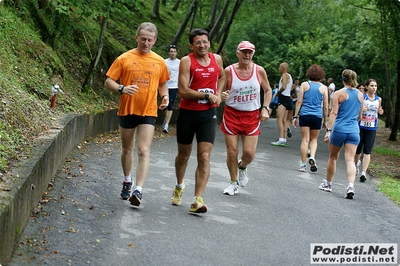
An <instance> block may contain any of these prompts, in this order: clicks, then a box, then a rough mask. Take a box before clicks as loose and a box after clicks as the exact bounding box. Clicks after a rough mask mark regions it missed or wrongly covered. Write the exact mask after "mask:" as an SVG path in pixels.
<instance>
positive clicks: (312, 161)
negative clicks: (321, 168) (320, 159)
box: [308, 156, 318, 172]
mask: <svg viewBox="0 0 400 266" xmlns="http://www.w3.org/2000/svg"><path fill="white" fill-rule="evenodd" d="M308 163H309V164H310V171H311V172H317V170H318V167H317V164H316V163H315V159H314V156H310V158H309V159H308Z"/></svg>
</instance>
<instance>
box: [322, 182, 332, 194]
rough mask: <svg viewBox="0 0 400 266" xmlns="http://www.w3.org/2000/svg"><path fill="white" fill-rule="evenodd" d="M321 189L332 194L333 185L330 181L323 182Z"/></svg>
mask: <svg viewBox="0 0 400 266" xmlns="http://www.w3.org/2000/svg"><path fill="white" fill-rule="evenodd" d="M319 189H321V190H323V191H327V192H332V184H328V181H326V179H324V180H322V183H321V185H319Z"/></svg>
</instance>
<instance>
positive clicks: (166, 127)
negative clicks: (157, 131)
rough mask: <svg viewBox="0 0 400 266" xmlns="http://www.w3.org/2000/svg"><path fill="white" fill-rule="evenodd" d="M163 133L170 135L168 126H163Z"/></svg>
mask: <svg viewBox="0 0 400 266" xmlns="http://www.w3.org/2000/svg"><path fill="white" fill-rule="evenodd" d="M162 131H163V132H164V133H168V124H165V125H164V126H163V129H162Z"/></svg>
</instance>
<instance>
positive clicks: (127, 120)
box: [119, 115, 157, 128]
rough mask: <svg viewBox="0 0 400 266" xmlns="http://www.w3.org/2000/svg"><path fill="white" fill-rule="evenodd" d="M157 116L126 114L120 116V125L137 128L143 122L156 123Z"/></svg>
mask: <svg viewBox="0 0 400 266" xmlns="http://www.w3.org/2000/svg"><path fill="white" fill-rule="evenodd" d="M156 119H157V117H155V116H139V115H125V116H119V126H120V127H122V128H135V127H137V126H138V125H141V124H149V125H153V126H155V125H156Z"/></svg>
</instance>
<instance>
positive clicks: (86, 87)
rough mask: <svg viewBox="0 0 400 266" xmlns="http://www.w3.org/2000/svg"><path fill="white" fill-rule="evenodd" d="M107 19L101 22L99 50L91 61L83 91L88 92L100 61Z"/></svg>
mask: <svg viewBox="0 0 400 266" xmlns="http://www.w3.org/2000/svg"><path fill="white" fill-rule="evenodd" d="M107 21H108V17H105V18H104V19H103V21H102V23H101V30H100V36H99V41H98V43H97V52H96V55H95V57H94V58H93V59H92V62H90V66H89V69H88V73H87V75H86V78H85V81H84V82H83V84H82V91H83V92H88V91H89V86H90V85H91V84H92V79H93V73H94V70H95V69H96V66H97V64H98V63H99V60H100V57H101V53H102V51H103V46H104V35H105V32H106V28H107Z"/></svg>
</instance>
